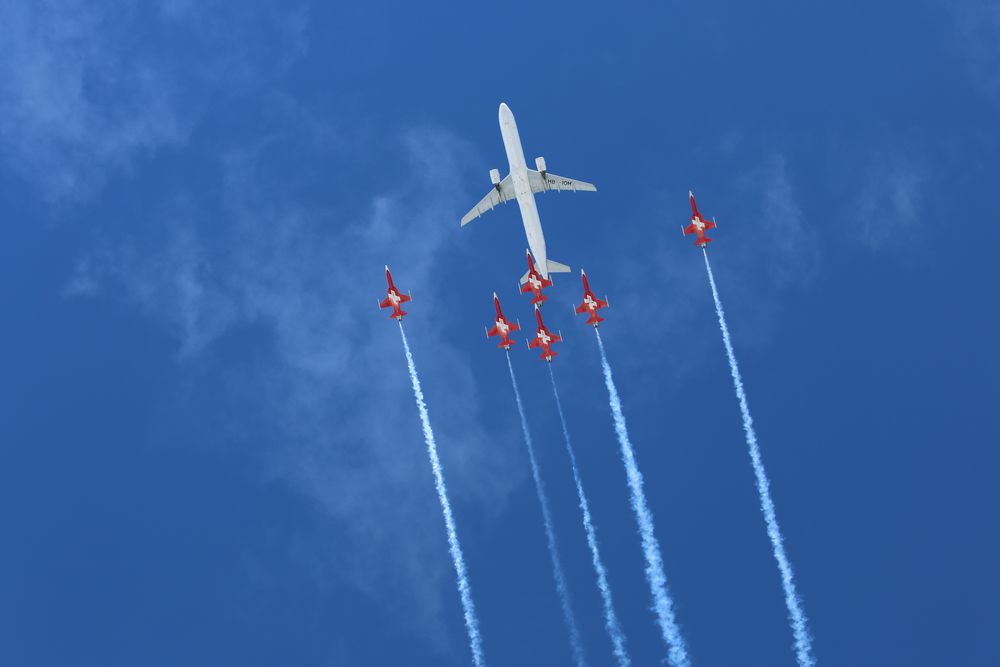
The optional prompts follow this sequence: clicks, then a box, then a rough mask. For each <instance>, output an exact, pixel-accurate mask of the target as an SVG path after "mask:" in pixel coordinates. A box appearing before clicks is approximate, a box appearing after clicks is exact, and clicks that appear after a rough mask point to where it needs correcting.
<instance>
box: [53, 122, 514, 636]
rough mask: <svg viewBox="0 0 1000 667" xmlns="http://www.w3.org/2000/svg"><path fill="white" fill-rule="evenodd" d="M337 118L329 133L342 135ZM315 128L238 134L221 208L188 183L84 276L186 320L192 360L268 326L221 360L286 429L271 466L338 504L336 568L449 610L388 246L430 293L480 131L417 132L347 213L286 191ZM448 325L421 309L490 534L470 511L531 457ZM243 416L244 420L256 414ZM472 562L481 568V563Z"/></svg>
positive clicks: (440, 385)
mask: <svg viewBox="0 0 1000 667" xmlns="http://www.w3.org/2000/svg"><path fill="white" fill-rule="evenodd" d="M294 125H295V129H294V132H296V133H298V132H300V131H301V126H299V125H298V124H294ZM324 136H326V139H320V140H319V142H320V144H322V145H320V146H313V149H314V150H321V151H331V152H336V151H334V150H333V148H332V147H331V146H330V145H327V144H323V141H326V140H327V139H329V135H324ZM314 139H315V137H314V136H310V137H308V138H302V137H301V136H299V137H298V139H289V138H288V137H284V141H279V140H275V141H270V140H263V141H261V142H258V143H257V144H256V145H251V146H249V147H246V148H241V149H239V150H236V151H233V152H231V153H230V154H228V156H227V157H226V158H225V159H224V160H223V161H222V167H221V168H222V170H223V178H222V179H221V180H222V182H223V183H224V192H223V193H222V197H221V198H222V200H223V201H224V202H225V203H224V205H223V211H222V213H221V214H218V215H208V214H206V212H205V211H203V210H200V209H198V207H197V206H195V205H194V204H192V203H191V202H190V201H186V202H176V201H175V202H174V203H172V204H171V205H170V206H168V207H166V208H167V209H168V210H165V211H161V212H160V213H158V214H155V217H156V220H155V221H154V222H152V223H148V224H147V223H144V224H142V225H141V227H142V228H143V229H144V230H145V231H144V233H143V236H142V237H141V238H140V237H132V238H130V239H125V240H118V241H114V242H112V243H111V244H108V245H106V246H105V247H104V248H103V249H101V250H98V251H95V253H93V254H92V255H90V256H88V257H87V258H85V259H84V260H83V261H82V262H81V264H80V266H79V271H78V272H77V275H76V276H75V277H74V279H73V280H72V281H71V283H70V287H69V292H70V293H71V294H78V295H83V296H88V297H93V296H102V295H103V296H104V297H109V296H110V297H112V298H113V297H114V296H116V295H122V296H124V297H125V298H126V299H128V300H129V301H131V302H132V303H134V304H136V306H137V307H138V308H139V309H141V310H142V311H143V312H145V313H146V314H148V315H149V317H151V318H153V319H155V320H156V321H159V322H161V323H163V324H164V326H165V327H167V329H168V330H169V331H170V332H171V333H172V335H173V336H174V337H176V339H177V341H178V347H179V351H180V361H181V363H182V364H189V365H197V364H199V363H202V362H203V361H204V360H206V359H213V358H215V357H216V356H217V355H216V354H215V350H217V348H218V347H219V346H222V345H225V342H226V341H227V340H228V338H227V337H228V336H229V335H230V333H232V332H234V331H245V330H247V329H248V328H249V329H251V330H256V331H259V332H262V333H264V334H265V335H264V336H262V337H260V338H262V339H263V341H262V342H260V343H259V346H255V348H254V349H253V352H252V354H253V359H246V360H244V361H238V362H234V363H235V367H233V368H226V369H221V370H220V372H224V373H226V374H230V375H234V376H239V377H240V381H239V382H238V383H235V385H236V386H233V387H232V391H233V392H234V396H235V397H236V398H234V400H235V401H236V402H237V403H239V404H240V405H241V406H242V408H243V410H244V411H245V412H246V414H252V415H253V417H252V419H253V421H254V423H263V424H264V425H265V426H266V428H267V430H268V432H269V433H271V434H272V437H271V438H270V440H272V442H271V445H270V446H269V447H267V448H265V449H264V450H262V451H258V452H257V455H258V456H259V457H260V458H261V459H262V461H264V464H265V465H264V469H266V470H267V471H269V473H268V474H269V475H272V476H273V477H274V478H276V479H281V480H284V481H285V482H287V483H289V484H290V485H292V486H293V487H294V488H296V489H298V490H299V491H300V492H302V493H303V494H304V495H305V496H306V497H308V498H310V499H312V501H313V502H314V503H315V505H316V506H317V507H318V508H320V509H321V510H322V511H323V512H324V513H325V514H327V515H328V516H330V517H332V518H333V522H332V523H331V525H332V526H335V527H336V528H335V529H333V530H332V534H333V535H335V538H334V539H335V542H336V544H335V546H334V547H332V549H331V552H330V553H328V554H326V555H325V556H326V557H327V558H329V566H330V568H331V570H332V571H336V572H338V573H340V574H341V575H342V576H343V577H344V578H346V579H348V580H349V582H350V583H352V584H353V585H355V586H357V587H359V588H360V589H362V590H364V591H367V592H369V593H370V594H372V595H373V596H376V597H379V598H381V599H383V601H385V602H387V603H388V602H391V607H392V608H393V609H394V610H396V612H398V613H400V614H408V615H411V618H410V621H411V624H415V622H414V619H422V621H421V622H422V623H423V624H425V625H426V624H427V623H431V624H432V625H433V624H434V623H433V622H432V620H433V619H434V618H436V617H437V616H438V615H439V614H440V613H441V610H442V606H441V605H442V603H445V604H448V605H449V606H451V605H454V607H455V608H456V609H457V599H452V596H453V595H454V591H453V589H452V588H450V580H448V579H447V578H446V575H448V568H449V567H450V564H449V561H448V558H447V545H446V543H445V540H444V534H443V532H442V527H441V525H440V524H441V519H440V515H439V513H438V508H437V507H436V500H435V497H434V492H433V484H432V479H431V476H430V471H429V470H428V467H427V461H426V458H425V456H424V451H423V445H422V444H421V439H420V431H419V425H418V422H417V416H416V413H415V410H414V408H413V401H412V396H410V394H409V391H410V390H409V385H408V381H407V378H406V368H405V364H404V360H403V355H402V350H401V349H400V343H399V337H398V332H397V331H396V327H395V325H394V323H392V322H391V321H389V320H388V319H387V318H386V317H385V314H384V313H382V312H379V311H378V309H377V308H376V305H375V300H376V297H377V296H378V294H379V293H380V292H381V291H382V290H384V278H383V274H382V264H383V263H384V261H385V259H386V253H387V252H390V251H395V252H400V253H402V254H401V255H400V257H401V259H400V260H399V261H398V263H397V265H396V266H395V267H394V269H395V271H394V274H395V277H396V279H397V282H398V284H399V285H400V286H402V287H404V288H407V289H412V290H413V293H414V295H415V296H416V297H417V299H418V301H417V302H416V303H417V304H418V305H417V306H415V308H419V307H420V306H419V299H420V298H421V297H420V296H419V295H420V294H424V295H427V294H432V293H433V292H434V291H435V290H442V289H443V288H444V285H443V284H439V281H443V280H445V279H446V277H445V276H442V275H440V274H439V272H435V271H433V267H434V264H435V262H436V261H437V260H438V259H439V258H440V256H441V255H442V254H443V253H444V252H446V251H449V244H450V243H453V242H454V241H453V239H454V237H455V236H456V235H455V234H454V232H455V226H454V225H447V224H442V221H443V220H450V219H453V218H454V216H455V211H456V210H459V209H461V204H464V203H465V199H466V198H467V196H465V195H467V193H459V192H456V186H455V184H456V183H457V182H459V181H460V179H459V178H458V177H457V176H458V174H460V173H461V172H462V171H463V170H467V169H468V165H469V163H470V159H469V153H470V149H469V148H468V147H467V146H466V145H465V144H464V143H463V142H462V141H460V140H458V139H457V138H456V137H454V136H453V135H451V134H450V133H448V132H446V131H442V130H438V129H434V128H418V129H414V130H412V131H409V132H406V133H403V134H402V135H401V136H399V137H398V139H397V140H395V146H393V147H392V148H394V150H396V151H397V153H398V154H400V155H402V156H404V158H405V159H406V160H407V161H408V163H409V169H408V170H407V172H406V173H407V174H408V175H407V176H406V177H405V178H404V179H402V180H401V181H398V182H396V183H395V184H394V185H392V186H390V187H389V188H388V189H387V190H386V191H384V192H382V193H377V194H375V195H374V196H373V197H372V198H371V201H370V205H369V207H368V208H367V209H366V210H363V211H361V212H359V213H358V214H356V215H354V216H348V215H345V214H344V213H342V212H338V211H333V210H327V209H325V208H324V207H322V206H319V205H316V204H315V203H303V201H302V200H301V199H296V198H294V197H290V196H286V195H287V193H286V192H285V191H284V190H283V189H282V188H283V187H284V186H283V185H282V183H284V184H285V185H287V182H286V180H284V179H287V178H291V179H292V180H294V179H295V176H289V175H287V174H286V175H281V176H275V175H274V174H273V173H271V171H270V169H271V167H270V165H271V157H272V152H273V151H275V150H282V148H281V146H282V145H283V144H284V143H286V141H301V142H303V144H304V145H308V144H309V143H310V141H313V140H314ZM308 152H309V151H308V149H303V153H308ZM275 179H277V180H275ZM213 196H214V195H213ZM444 326H446V325H445V324H439V323H436V322H435V321H434V320H431V319H430V318H421V319H419V320H413V322H412V327H411V328H410V330H409V331H408V334H409V336H410V338H411V342H412V344H413V345H414V354H415V355H416V356H417V363H418V364H420V365H421V368H422V369H423V370H424V372H425V377H424V382H425V385H426V386H425V388H424V389H425V392H426V394H427V398H428V401H429V403H430V407H431V415H432V419H433V420H434V429H435V431H436V433H437V438H438V442H439V446H440V449H441V457H442V460H443V464H444V466H445V470H446V473H447V475H448V482H449V487H450V491H451V494H452V499H453V502H454V503H455V512H456V518H457V521H458V524H459V530H460V532H462V533H463V535H464V534H469V535H474V527H475V525H476V524H477V523H478V520H471V519H470V517H473V516H474V517H477V519H481V518H482V517H483V516H484V514H485V515H487V516H488V515H489V514H490V512H492V511H495V510H494V509H493V508H496V507H498V506H499V505H502V499H503V498H504V497H505V496H506V494H507V492H508V491H509V490H510V489H511V488H512V486H513V485H514V484H515V483H517V482H518V481H519V480H520V478H521V475H523V474H524V471H523V470H522V469H521V467H520V463H521V461H520V458H518V457H516V456H512V457H508V456H507V452H511V451H513V452H518V451H519V450H518V449H516V443H512V446H511V447H509V448H508V447H501V446H497V443H496V442H495V441H494V442H487V437H486V434H485V433H484V431H483V429H482V426H481V424H480V419H479V415H478V406H477V403H476V383H475V380H474V378H473V376H472V374H471V371H470V370H469V364H468V360H466V359H464V358H462V357H461V356H460V355H459V354H458V353H457V352H456V351H455V350H454V349H453V348H452V347H451V346H450V345H449V344H448V343H447V341H446V335H445V334H446V332H445V331H444V329H443V327H444ZM430 369H433V373H431V372H429V370H430ZM362 397H363V398H362ZM230 419H232V420H233V421H234V422H236V426H235V427H234V428H236V429H237V430H239V428H240V427H239V424H238V422H239V420H240V419H241V417H239V416H233V417H231V418H230ZM511 436H513V434H511ZM250 439H252V440H256V439H257V437H253V436H250ZM469 539H472V538H469ZM469 567H470V576H471V577H472V579H473V585H474V584H475V579H476V576H477V569H478V568H477V566H476V564H475V562H474V561H470V563H469ZM443 577H444V578H443ZM390 596H391V600H390V599H387V598H389V597H390ZM455 650H459V651H460V650H463V648H462V647H461V646H460V645H459V646H456V647H455Z"/></svg>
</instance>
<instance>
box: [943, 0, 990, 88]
mask: <svg viewBox="0 0 1000 667" xmlns="http://www.w3.org/2000/svg"><path fill="white" fill-rule="evenodd" d="M945 5H946V8H947V10H948V11H949V12H952V14H953V16H954V17H955V20H956V22H957V27H958V30H957V32H958V39H956V40H955V43H956V44H957V45H958V48H959V49H960V50H961V53H962V55H964V57H965V59H966V63H967V66H968V70H969V76H970V77H971V79H972V81H973V83H974V84H976V85H977V86H978V87H979V88H980V89H982V90H983V91H984V92H985V93H986V94H987V95H989V96H990V97H992V98H993V100H994V101H995V102H998V103H1000V2H997V0H958V1H957V2H947V3H945Z"/></svg>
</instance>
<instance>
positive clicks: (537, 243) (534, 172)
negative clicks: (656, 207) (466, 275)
mask: <svg viewBox="0 0 1000 667" xmlns="http://www.w3.org/2000/svg"><path fill="white" fill-rule="evenodd" d="M500 135H501V137H502V138H503V145H504V149H505V150H506V152H507V162H508V164H509V166H510V173H508V174H507V175H506V176H504V177H503V178H500V171H499V170H498V169H491V170H490V180H491V181H492V182H493V188H492V189H491V190H490V191H489V192H488V193H487V194H486V196H485V197H483V198H482V200H480V202H479V203H478V204H476V205H475V206H474V207H473V208H472V210H470V211H469V212H468V213H466V214H465V217H463V218H462V226H463V227H464V226H465V225H466V224H468V223H469V222H471V221H472V220H475V219H476V218H478V217H479V216H481V215H482V214H483V213H486V212H487V211H490V210H492V209H493V208H494V207H496V206H497V205H499V204H503V203H506V202H508V201H510V200H512V199H516V200H517V203H518V206H519V207H520V209H521V221H522V222H523V223H524V233H525V235H526V236H527V237H528V249H527V250H526V252H525V254H526V257H527V262H528V270H527V271H526V272H525V274H524V275H523V276H521V280H520V283H519V289H520V291H521V293H522V294H529V293H530V294H531V296H532V298H531V303H532V305H534V307H535V319H536V321H537V323H538V325H537V327H536V329H535V335H534V337H533V338H531V339H530V340H529V341H528V347H529V348H532V349H536V348H541V351H542V352H541V356H540V358H541V359H544V360H545V361H548V362H551V361H552V359H553V358H554V357H556V356H557V355H558V353H557V352H556V351H555V350H553V349H552V346H553V345H554V344H555V343H561V342H562V335H561V334H553V333H552V332H551V331H549V330H548V328H547V327H546V326H545V323H544V322H543V321H542V311H541V308H540V306H541V305H542V304H543V303H545V301H546V300H547V299H548V297H547V296H546V295H545V294H544V293H543V292H542V290H544V289H545V288H546V287H551V286H552V279H551V277H550V274H551V273H567V272H569V270H570V268H569V267H568V266H566V265H565V264H560V263H559V262H555V261H552V260H550V259H548V256H547V255H546V248H545V237H544V236H543V235H542V223H541V220H540V219H539V217H538V208H537V207H536V206H535V194H537V193H540V192H547V191H549V190H572V191H577V190H582V191H591V192H593V191H596V190H597V188H596V187H594V185H593V184H591V183H586V182H584V181H577V180H574V179H572V178H564V177H562V176H556V175H555V174H552V173H551V172H549V171H547V169H546V166H545V158H542V157H539V158H536V159H535V166H536V167H537V169H529V168H528V167H527V164H526V163H525V161H524V150H523V149H522V148H521V137H520V135H519V134H518V131H517V124H516V123H515V122H514V114H513V113H511V111H510V107H508V106H507V105H506V104H501V105H500ZM688 197H689V199H690V201H691V221H690V223H688V225H687V226H686V227H685V226H681V230H682V231H683V233H684V235H685V236H686V235H688V234H695V235H696V236H695V241H694V244H695V246H697V247H699V248H705V246H707V245H708V244H709V243H711V242H712V239H710V238H709V237H707V236H705V231H706V230H709V229H713V228H715V227H716V224H715V220H714V219H712V220H706V219H705V218H704V217H703V216H702V215H701V213H699V212H698V205H697V203H695V200H694V193H692V192H688ZM385 278H386V281H387V282H388V284H389V287H388V289H387V290H386V297H385V299H383V300H382V301H380V302H379V307H380V308H392V312H391V313H390V314H389V317H391V318H392V319H395V320H402V319H403V317H404V316H405V315H406V311H404V310H402V309H401V308H400V305H401V304H404V303H406V302H407V301H410V300H411V297H410V295H409V294H403V293H402V292H400V291H399V290H398V289H396V286H395V285H393V282H392V274H391V273H389V267H388V266H386V267H385ZM580 280H581V281H582V282H583V300H582V301H581V303H580V305H579V306H576V307H575V308H574V311H575V312H576V314H578V315H582V314H584V313H586V314H587V320H586V323H587V324H589V325H591V326H593V327H596V326H598V325H600V323H601V322H603V321H604V318H603V317H601V316H600V315H599V314H598V311H599V310H601V309H602V308H607V307H608V299H607V297H605V298H604V299H598V298H597V297H596V296H595V295H594V293H593V292H592V291H591V289H590V283H589V282H588V281H587V274H586V272H584V271H583V270H582V269H581V271H580ZM493 305H494V307H495V308H496V319H495V320H494V322H493V326H492V327H491V328H488V329H487V330H486V336H487V337H488V338H491V337H494V336H499V337H500V343H499V344H498V345H497V347H499V348H501V349H504V350H508V351H509V350H510V348H511V347H513V346H514V345H515V344H516V341H515V340H514V339H513V338H511V337H510V334H511V333H513V332H515V331H519V330H520V329H521V326H520V324H519V323H517V322H511V321H510V320H508V319H507V318H506V317H505V316H504V314H503V311H502V310H501V309H500V298H499V297H498V296H497V294H496V292H494V293H493Z"/></svg>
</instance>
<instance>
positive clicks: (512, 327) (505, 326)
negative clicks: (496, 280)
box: [486, 292, 521, 350]
mask: <svg viewBox="0 0 1000 667" xmlns="http://www.w3.org/2000/svg"><path fill="white" fill-rule="evenodd" d="M493 305H494V306H496V309H497V319H496V323H495V324H494V325H493V328H492V329H489V330H487V332H486V337H487V338H489V337H490V336H500V344H499V345H497V347H502V348H503V349H505V350H509V349H510V348H511V346H513V345H514V344H515V343H516V342H517V341H515V340H511V337H510V334H511V333H512V332H514V331H519V330H520V329H521V325H520V324H518V323H516V322H511V321H510V320H508V319H507V318H506V317H504V316H503V311H501V310H500V299H499V298H497V293H496V292H493Z"/></svg>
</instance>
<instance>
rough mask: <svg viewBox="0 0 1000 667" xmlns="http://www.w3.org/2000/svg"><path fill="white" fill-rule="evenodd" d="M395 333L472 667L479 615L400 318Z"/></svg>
mask: <svg viewBox="0 0 1000 667" xmlns="http://www.w3.org/2000/svg"><path fill="white" fill-rule="evenodd" d="M399 335H400V336H401V337H402V339H403V350H404V351H405V352H406V365H407V366H408V367H409V369H410V382H411V383H412V384H413V397H414V398H415V399H416V401H417V410H418V411H419V412H420V423H421V425H422V426H423V429H424V441H425V442H426V443H427V455H428V456H429V457H430V460H431V470H433V471H434V486H435V487H437V495H438V500H439V501H440V502H441V513H442V514H443V515H444V525H445V528H446V529H447V531H448V551H449V552H450V553H451V560H452V562H453V563H454V564H455V575H456V576H457V578H458V592H459V595H460V596H461V598H462V609H463V611H464V613H465V628H466V630H467V631H468V632H469V648H470V649H472V662H473V664H474V665H475V667H484V665H485V664H486V663H485V661H484V659H483V642H482V638H481V637H480V636H479V619H478V617H477V616H476V605H475V604H474V603H473V602H472V589H471V588H470V587H469V578H468V575H467V574H466V571H465V558H464V557H463V556H462V546H461V545H460V544H459V543H458V531H457V530H456V529H455V519H454V517H452V515H451V503H449V502H448V489H447V488H446V487H445V484H444V471H443V470H442V469H441V461H440V460H439V459H438V453H437V443H436V442H435V441H434V431H433V430H432V429H431V418H430V415H429V414H428V413H427V403H426V402H425V401H424V392H423V390H422V389H421V388H420V378H418V377H417V367H416V366H415V365H414V363H413V355H412V354H411V353H410V344H409V343H408V342H407V340H406V332H405V331H403V321H402V320H400V321H399Z"/></svg>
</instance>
